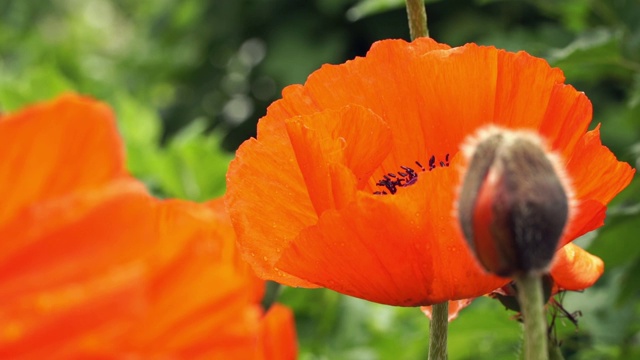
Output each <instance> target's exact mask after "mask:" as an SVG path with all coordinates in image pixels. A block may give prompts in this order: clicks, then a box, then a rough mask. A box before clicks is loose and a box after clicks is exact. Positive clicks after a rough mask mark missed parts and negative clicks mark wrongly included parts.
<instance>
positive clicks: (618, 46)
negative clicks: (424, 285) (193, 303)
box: [0, 0, 640, 359]
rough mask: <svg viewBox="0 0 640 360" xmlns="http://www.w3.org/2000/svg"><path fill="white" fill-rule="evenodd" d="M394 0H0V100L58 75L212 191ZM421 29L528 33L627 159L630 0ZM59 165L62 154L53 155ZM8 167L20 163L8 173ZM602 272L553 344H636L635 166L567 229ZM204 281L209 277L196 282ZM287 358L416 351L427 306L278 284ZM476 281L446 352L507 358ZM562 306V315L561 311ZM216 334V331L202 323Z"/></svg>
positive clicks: (434, 15)
mask: <svg viewBox="0 0 640 360" xmlns="http://www.w3.org/2000/svg"><path fill="white" fill-rule="evenodd" d="M403 6H404V1H403V0H362V1H356V0H313V1H312V0H308V1H297V0H179V1H178V0H156V1H137V0H112V1H108V0H53V1H43V2H40V1H38V2H36V1H18V0H15V1H12V0H9V1H2V2H0V109H1V111H2V112H9V111H13V110H15V109H18V108H19V107H21V106H23V105H25V104H27V103H30V102H33V101H36V100H43V99H49V98H51V97H53V96H54V95H56V94H59V93H61V92H64V91H68V90H74V91H77V92H80V93H84V94H89V95H92V96H94V97H97V98H99V99H102V100H104V101H106V102H108V103H109V104H111V105H112V106H113V107H114V109H115V111H116V113H117V115H118V119H119V125H120V129H121V132H122V134H123V136H124V139H125V142H126V147H127V156H128V165H129V168H130V170H131V171H132V172H133V174H134V175H136V176H137V177H138V178H140V179H142V180H144V181H145V182H146V183H147V184H148V185H149V187H150V188H151V189H152V191H154V193H156V194H157V195H158V196H162V197H180V198H187V199H193V200H207V199H211V198H213V197H216V196H219V195H221V194H223V193H224V183H225V180H224V174H225V170H226V167H227V164H228V162H229V160H230V159H231V158H232V156H233V150H234V149H235V148H237V146H238V145H239V144H240V143H241V142H242V141H243V140H245V139H247V138H248V137H250V136H252V135H254V132H255V124H256V121H257V119H258V118H259V117H260V116H262V115H264V114H265V109H266V107H267V106H268V104H269V103H270V102H271V101H273V100H275V99H277V98H278V97H279V94H280V90H281V89H282V88H283V87H284V86H286V85H288V84H292V83H302V82H304V80H305V79H306V77H307V75H308V74H310V73H311V72H312V71H313V70H315V69H317V68H319V67H320V65H321V64H323V63H340V62H343V61H344V60H346V59H350V58H353V57H354V56H356V55H364V53H365V52H366V50H367V49H368V48H369V46H370V45H371V43H372V42H374V41H376V40H379V39H385V38H404V39H408V27H407V24H406V13H405V10H404V7H403ZM427 6H428V7H427V9H428V15H429V28H430V32H431V35H432V37H434V38H435V39H437V40H438V41H440V42H446V43H449V44H451V45H462V44H464V43H466V42H476V43H480V44H491V45H496V46H497V47H501V48H506V49H508V50H514V51H515V50H526V51H528V52H530V53H532V54H534V55H536V56H541V57H544V58H546V59H547V60H549V62H550V63H551V64H552V65H554V66H558V67H560V68H562V69H563V70H564V71H565V74H566V76H567V82H568V83H571V84H573V85H574V86H575V87H576V88H578V89H579V90H582V91H585V92H586V93H587V95H588V96H589V98H590V99H591V100H592V102H593V105H594V122H593V124H592V126H595V125H596V124H597V123H602V124H603V126H602V138H603V142H604V143H605V144H606V145H607V146H609V147H610V148H611V149H612V150H613V151H614V152H615V153H616V154H617V156H618V157H619V158H620V159H622V160H624V161H627V162H630V163H631V164H632V165H633V166H634V167H637V166H638V163H639V162H640V160H639V159H640V140H639V139H640V2H638V1H637V0H565V1H556V0H539V1H492V0H484V1H483V0H476V1H471V0H448V1H428V2H427ZM61 171H64V170H63V169H61ZM17 181H19V180H17ZM579 243H580V244H581V245H583V246H585V247H586V248H587V249H588V250H589V251H591V252H593V253H594V254H596V255H598V256H600V257H601V258H603V260H604V261H605V263H606V273H605V275H604V276H603V278H602V279H601V280H600V281H599V282H598V284H597V285H596V286H594V287H593V288H591V289H589V290H587V291H586V292H585V293H581V294H579V293H570V294H566V296H565V297H564V306H565V308H566V309H567V310H568V311H570V312H573V311H577V310H581V311H582V316H580V317H578V320H579V330H576V328H575V326H574V325H573V324H572V323H571V322H570V321H568V320H567V319H559V321H558V326H557V330H558V335H557V336H558V338H559V340H561V341H562V344H563V346H562V349H563V352H564V354H565V356H566V358H567V359H634V358H640V302H639V301H638V300H639V299H640V276H639V275H640V246H639V245H640V181H639V180H638V178H637V177H636V179H634V181H633V183H632V184H631V185H630V186H629V188H628V189H627V190H625V191H624V192H623V193H622V194H621V195H620V196H618V197H617V198H616V199H615V200H614V203H613V205H612V207H611V208H610V209H609V212H608V218H607V225H606V226H605V227H604V228H602V229H601V230H599V231H598V232H597V233H591V234H588V235H587V236H585V237H584V238H583V239H580V240H579ZM202 286H215V284H202ZM280 301H282V302H284V303H286V304H288V305H290V306H291V307H293V308H294V310H295V312H296V317H297V325H298V333H299V340H300V358H301V359H416V358H426V347H427V341H426V339H427V333H428V320H427V319H426V318H425V317H424V316H423V315H422V314H421V312H420V311H419V310H418V309H412V308H394V307H388V306H383V305H378V304H372V303H368V302H366V301H362V300H358V299H354V298H349V297H346V296H342V295H339V294H337V293H334V292H332V291H328V290H304V289H284V291H283V292H282V294H281V296H280ZM513 316H514V313H513V312H509V311H506V310H505V309H504V307H503V306H502V305H501V304H499V303H498V302H497V301H495V300H491V299H488V298H482V299H479V300H477V301H475V302H474V303H473V305H472V306H471V307H470V308H468V309H466V310H464V311H463V313H462V314H461V316H460V318H459V319H458V320H455V321H454V322H453V323H452V324H451V329H450V330H451V333H450V342H449V344H450V345H449V346H450V350H449V353H450V357H451V359H476V358H490V359H514V358H516V356H515V355H514V354H516V353H517V352H518V349H519V346H520V345H519V343H520V331H519V325H518V324H517V323H516V322H515V321H514V320H512V317H513ZM560 320H562V321H560ZM212 336H215V334H212Z"/></svg>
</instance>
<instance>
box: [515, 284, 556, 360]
mask: <svg viewBox="0 0 640 360" xmlns="http://www.w3.org/2000/svg"><path fill="white" fill-rule="evenodd" d="M514 280H515V282H516V287H517V289H518V302H519V303H520V309H521V310H522V317H523V318H524V355H525V360H548V359H549V352H548V347H547V319H546V317H545V314H544V299H543V295H542V276H540V275H533V274H521V275H517V276H515V278H514Z"/></svg>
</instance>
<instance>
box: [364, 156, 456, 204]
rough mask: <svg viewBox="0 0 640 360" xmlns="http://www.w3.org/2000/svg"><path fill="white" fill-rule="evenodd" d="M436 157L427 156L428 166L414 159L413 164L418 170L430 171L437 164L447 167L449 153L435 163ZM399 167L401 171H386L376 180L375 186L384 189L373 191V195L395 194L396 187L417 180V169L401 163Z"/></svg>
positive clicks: (413, 182) (405, 185)
mask: <svg viewBox="0 0 640 360" xmlns="http://www.w3.org/2000/svg"><path fill="white" fill-rule="evenodd" d="M436 161H437V160H436V157H435V155H431V157H430V158H429V168H428V169H427V168H425V167H424V166H423V165H422V164H421V163H420V162H419V161H417V160H416V161H415V164H416V165H417V166H418V168H417V169H418V171H420V172H425V171H427V170H428V171H431V170H433V169H435V168H436V167H438V165H439V166H440V167H448V166H449V154H446V155H445V156H444V161H442V160H441V161H438V162H437V163H436ZM400 168H401V169H402V170H401V171H398V172H396V173H388V174H386V175H384V176H383V178H382V179H381V180H379V181H378V182H376V186H379V187H383V188H385V189H386V190H380V191H375V192H374V193H373V194H374V195H388V194H391V195H393V194H395V193H396V192H398V188H399V187H407V186H410V185H413V184H415V183H416V182H418V175H419V173H418V171H416V170H414V169H413V168H411V167H408V166H404V165H401V166H400Z"/></svg>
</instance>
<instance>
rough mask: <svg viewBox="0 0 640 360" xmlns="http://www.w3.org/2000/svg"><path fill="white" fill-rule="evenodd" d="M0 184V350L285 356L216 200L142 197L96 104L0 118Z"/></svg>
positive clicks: (284, 341)
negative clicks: (201, 201)
mask: <svg viewBox="0 0 640 360" xmlns="http://www.w3.org/2000/svg"><path fill="white" fill-rule="evenodd" d="M0 193H1V195H2V199H3V201H2V204H0V247H1V249H0V297H1V298H2V302H1V303H0V357H1V358H11V359H43V358H47V359H60V358H64V359H68V358H87V357H91V358H96V357H97V358H123V357H127V358H150V357H162V358H165V357H170V358H187V359H195V358H220V359H229V358H243V359H244V358H247V359H293V358H295V354H296V340H295V330H294V327H293V317H292V314H291V312H290V311H289V310H288V309H286V308H284V307H282V306H280V305H274V306H273V307H272V308H271V309H270V310H269V311H268V312H267V313H266V314H264V312H263V310H262V308H261V307H260V300H261V298H262V295H263V292H264V282H263V281H261V280H259V279H258V278H257V277H255V275H254V274H253V273H252V271H251V270H250V268H249V267H248V266H247V265H246V264H245V263H244V262H242V261H241V260H240V258H239V256H238V253H237V252H236V250H235V245H234V241H235V236H234V234H233V230H232V227H231V224H230V221H229V219H228V216H227V215H226V213H225V212H224V206H223V203H222V201H221V200H215V201H212V202H210V203H207V204H195V203H190V202H186V201H179V200H168V201H160V200H157V199H154V198H152V197H151V196H150V195H149V194H148V193H147V191H146V190H145V188H144V186H143V185H142V184H140V183H139V182H137V181H136V180H134V179H132V178H131V177H130V176H129V175H128V174H127V173H126V171H125V168H124V155H123V146H122V143H121V141H120V138H119V136H118V133H117V130H116V126H115V122H114V119H113V115H112V113H111V111H110V110H109V109H108V108H107V107H106V106H105V105H103V104H100V103H98V102H95V101H92V100H90V99H86V98H82V97H78V96H75V95H66V96H63V97H61V98H60V99H58V100H56V101H54V102H51V103H45V104H41V105H37V106H33V107H31V108H28V109H25V110H23V111H21V112H19V113H16V114H12V115H8V116H4V117H2V118H0Z"/></svg>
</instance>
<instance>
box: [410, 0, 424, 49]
mask: <svg viewBox="0 0 640 360" xmlns="http://www.w3.org/2000/svg"><path fill="white" fill-rule="evenodd" d="M406 3H407V17H408V18H409V32H410V34H411V40H415V39H417V38H419V37H429V29H428V28H427V10H426V9H425V7H424V0H406Z"/></svg>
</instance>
